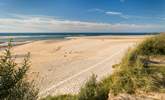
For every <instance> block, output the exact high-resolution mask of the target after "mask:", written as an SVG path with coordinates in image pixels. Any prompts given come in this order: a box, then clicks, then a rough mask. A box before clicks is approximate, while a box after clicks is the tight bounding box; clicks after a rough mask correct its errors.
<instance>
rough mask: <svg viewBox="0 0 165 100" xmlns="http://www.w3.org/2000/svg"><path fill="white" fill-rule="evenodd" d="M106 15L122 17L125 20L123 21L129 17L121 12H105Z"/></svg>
mask: <svg viewBox="0 0 165 100" xmlns="http://www.w3.org/2000/svg"><path fill="white" fill-rule="evenodd" d="M105 14H106V15H113V16H119V17H122V18H125V19H128V18H129V17H128V16H126V15H124V14H122V13H121V12H114V11H107V12H105Z"/></svg>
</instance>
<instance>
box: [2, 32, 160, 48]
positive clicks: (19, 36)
mask: <svg viewBox="0 0 165 100" xmlns="http://www.w3.org/2000/svg"><path fill="white" fill-rule="evenodd" d="M153 34H159V33H0V45H6V44H7V42H9V41H10V40H12V41H13V43H15V44H19V43H20V44H21V43H25V42H31V41H38V40H51V39H56V40H60V39H69V38H68V37H83V36H115V35H116V36H121V35H125V36H126V35H153Z"/></svg>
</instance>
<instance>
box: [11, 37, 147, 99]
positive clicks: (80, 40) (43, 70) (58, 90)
mask: <svg viewBox="0 0 165 100" xmlns="http://www.w3.org/2000/svg"><path fill="white" fill-rule="evenodd" d="M144 38H146V37H139V38H138V37H136V36H135V37H129V38H128V37H122V36H120V37H119V36H117V38H116V37H115V38H114V37H107V36H95V37H91V36H90V37H76V38H70V39H64V40H60V41H58V40H40V41H34V42H31V43H27V44H24V45H19V46H14V48H13V50H12V51H13V53H14V54H16V55H17V56H18V62H20V61H21V60H22V58H23V57H22V55H25V54H27V52H30V54H31V64H32V66H31V67H30V72H29V78H35V80H36V81H37V84H38V85H39V89H40V93H42V92H43V96H44V95H46V94H47V92H49V93H50V95H54V94H64V93H77V92H78V91H79V88H80V87H81V86H82V85H83V83H84V82H85V81H86V80H87V79H88V78H89V77H90V76H91V74H92V73H93V74H96V75H97V76H98V79H101V78H102V77H105V76H106V75H108V74H110V73H112V72H113V68H112V65H113V64H116V63H117V62H119V61H120V59H121V57H122V56H123V54H124V53H125V52H126V51H127V49H128V48H130V47H133V46H134V45H136V44H137V43H139V42H141V41H142V40H143V39H144ZM120 50H122V52H120V53H117V52H118V51H120ZM112 55H114V56H112ZM111 56H112V58H111ZM96 64H97V65H96ZM92 66H94V67H92ZM100 66H101V67H100ZM88 68H90V69H88ZM52 76H53V77H52ZM64 80H67V81H64ZM58 84H60V85H58ZM56 86H57V87H56ZM52 87H53V88H52ZM44 90H48V91H46V92H44Z"/></svg>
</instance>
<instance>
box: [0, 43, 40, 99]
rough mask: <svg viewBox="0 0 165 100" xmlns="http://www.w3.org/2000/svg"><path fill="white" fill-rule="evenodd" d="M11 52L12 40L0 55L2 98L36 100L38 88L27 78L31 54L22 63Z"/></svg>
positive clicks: (0, 90) (0, 96)
mask: <svg viewBox="0 0 165 100" xmlns="http://www.w3.org/2000/svg"><path fill="white" fill-rule="evenodd" d="M15 60H16V59H15V57H14V56H13V55H12V53H11V42H10V43H9V45H8V48H6V49H5V51H4V53H3V54H2V55H1V56H0V100H36V99H37V98H38V89H37V88H36V86H35V84H34V83H33V81H29V80H28V79H27V72H28V70H29V67H30V62H29V54H28V55H27V56H26V57H25V58H24V60H23V62H22V64H18V63H16V61H15Z"/></svg>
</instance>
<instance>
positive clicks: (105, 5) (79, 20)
mask: <svg viewBox="0 0 165 100" xmlns="http://www.w3.org/2000/svg"><path fill="white" fill-rule="evenodd" d="M163 31H165V0H0V32H1V33H2V32H14V33H15V32H163Z"/></svg>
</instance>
